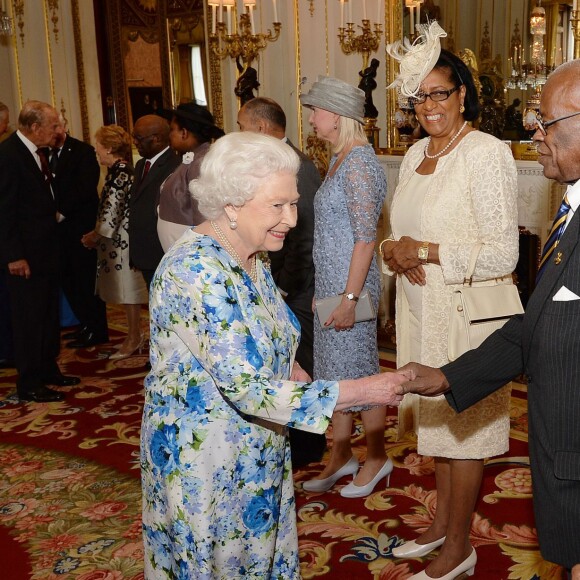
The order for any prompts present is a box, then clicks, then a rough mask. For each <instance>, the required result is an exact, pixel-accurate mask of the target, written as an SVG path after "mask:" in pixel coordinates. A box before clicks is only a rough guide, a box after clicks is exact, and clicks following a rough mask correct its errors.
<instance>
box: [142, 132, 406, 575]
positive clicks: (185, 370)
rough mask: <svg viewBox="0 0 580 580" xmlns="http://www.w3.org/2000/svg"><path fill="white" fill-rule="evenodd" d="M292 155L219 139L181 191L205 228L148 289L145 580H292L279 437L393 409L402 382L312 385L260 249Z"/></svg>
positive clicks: (286, 220)
mask: <svg viewBox="0 0 580 580" xmlns="http://www.w3.org/2000/svg"><path fill="white" fill-rule="evenodd" d="M298 167H299V160H298V156H297V155H296V154H295V153H294V151H293V150H292V149H291V148H290V147H289V146H288V145H286V144H284V143H282V141H280V140H279V139H275V138H273V137H266V136H264V135H259V134H255V133H249V132H246V133H231V134H230V135H226V136H225V137H222V138H221V139H219V140H218V141H216V143H214V144H213V145H212V146H211V147H210V150H209V152H208V153H207V155H206V157H205V159H204V161H203V163H202V166H201V172H200V177H199V178H198V179H196V180H194V181H192V183H191V185H190V189H191V190H192V193H193V194H194V196H195V198H196V200H197V202H198V209H199V211H200V212H201V213H202V215H204V216H205V217H206V218H207V221H204V222H203V223H201V224H200V225H198V226H195V228H192V229H190V230H189V231H187V232H185V234H183V236H182V237H181V238H180V239H179V240H178V241H177V242H176V243H175V244H174V245H173V246H172V247H171V249H170V250H169V251H168V252H167V254H166V255H165V256H164V257H163V260H162V261H161V263H160V265H159V267H158V269H157V272H156V274H155V277H154V279H153V283H152V285H151V301H150V318H151V372H150V373H149V375H148V377H147V379H146V381H145V406H144V411H143V425H142V432H141V466H142V482H143V539H144V547H145V577H146V578H151V579H153V578H155V579H156V580H158V579H160V578H195V579H196V580H222V579H223V580H225V579H227V580H233V579H237V578H250V579H256V580H258V579H260V580H262V579H270V578H272V579H273V578H280V579H284V580H287V579H298V578H299V577H300V572H299V559H298V539H297V532H296V514H295V504H294V490H293V482H292V471H291V467H292V466H291V461H290V446H289V443H288V437H287V427H295V428H298V429H303V430H305V431H311V432H316V433H322V432H324V430H325V429H326V427H327V425H328V422H329V420H330V417H331V415H332V413H333V410H334V409H344V408H349V407H351V406H353V405H367V404H371V405H372V404H375V405H377V404H378V405H386V404H397V403H398V398H396V397H392V396H391V394H390V393H391V392H392V388H393V387H394V386H395V385H396V384H400V383H402V382H403V380H404V378H403V377H401V376H400V375H396V374H394V373H383V374H381V375H375V376H372V377H365V378H361V379H359V380H355V381H340V382H337V381H335V380H319V381H312V379H311V378H310V377H309V376H308V374H307V373H306V372H305V371H304V370H302V369H301V368H300V366H299V365H298V364H297V363H296V362H295V360H294V356H295V353H296V347H297V344H298V340H299V337H300V329H299V325H298V322H297V319H296V317H295V316H294V315H293V314H292V312H291V310H290V309H289V308H288V307H287V306H286V304H285V302H284V300H283V298H282V296H281V295H280V294H279V292H278V290H277V288H276V285H275V283H274V281H273V279H272V275H271V273H270V271H269V270H268V268H267V267H265V265H264V264H263V263H262V261H261V259H260V252H267V251H276V250H279V249H281V247H282V244H283V242H284V238H285V237H286V234H287V233H288V231H289V230H290V228H292V227H294V226H295V225H296V217H297V214H296V204H297V201H298V193H297V191H296V172H297V170H298Z"/></svg>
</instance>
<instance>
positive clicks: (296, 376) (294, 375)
mask: <svg viewBox="0 0 580 580" xmlns="http://www.w3.org/2000/svg"><path fill="white" fill-rule="evenodd" d="M290 380H291V381H296V382H297V383H311V382H312V377H311V376H310V375H309V374H308V373H307V372H306V371H305V370H304V369H303V368H302V367H301V366H300V365H299V364H298V363H297V362H296V361H294V364H293V365H292V372H291V373H290Z"/></svg>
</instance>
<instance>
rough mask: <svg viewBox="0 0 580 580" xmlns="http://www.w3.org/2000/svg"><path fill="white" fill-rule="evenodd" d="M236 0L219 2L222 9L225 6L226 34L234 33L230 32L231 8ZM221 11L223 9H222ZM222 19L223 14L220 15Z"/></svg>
mask: <svg viewBox="0 0 580 580" xmlns="http://www.w3.org/2000/svg"><path fill="white" fill-rule="evenodd" d="M235 2H236V0H221V4H222V7H223V6H225V8H226V21H227V24H226V26H227V30H226V33H227V34H233V33H234V31H233V30H232V8H233V7H234V4H235ZM222 10H223V8H222ZM222 17H223V14H222Z"/></svg>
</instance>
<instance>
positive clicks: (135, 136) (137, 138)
mask: <svg viewBox="0 0 580 580" xmlns="http://www.w3.org/2000/svg"><path fill="white" fill-rule="evenodd" d="M155 135H157V133H150V134H149V135H143V136H139V135H131V137H133V140H134V141H137V143H141V141H145V140H146V139H149V138H151V137H155Z"/></svg>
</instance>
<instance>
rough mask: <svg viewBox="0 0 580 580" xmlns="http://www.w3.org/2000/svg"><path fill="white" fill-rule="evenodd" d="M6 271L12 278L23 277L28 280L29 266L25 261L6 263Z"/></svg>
mask: <svg viewBox="0 0 580 580" xmlns="http://www.w3.org/2000/svg"><path fill="white" fill-rule="evenodd" d="M8 271H9V272H10V274H12V276H24V277H25V278H26V279H27V280H28V278H30V266H29V265H28V262H27V261H26V260H16V262H8Z"/></svg>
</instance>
